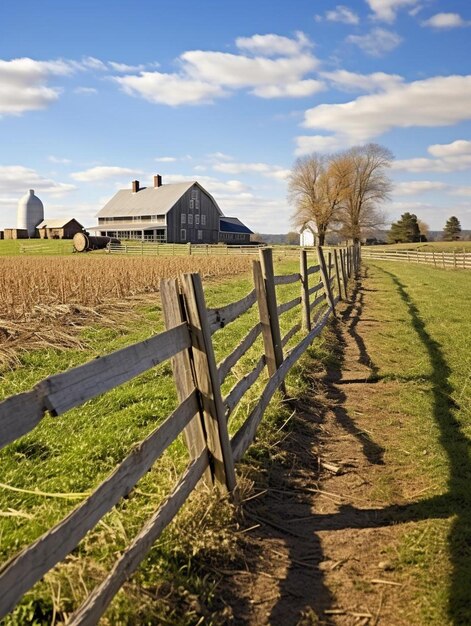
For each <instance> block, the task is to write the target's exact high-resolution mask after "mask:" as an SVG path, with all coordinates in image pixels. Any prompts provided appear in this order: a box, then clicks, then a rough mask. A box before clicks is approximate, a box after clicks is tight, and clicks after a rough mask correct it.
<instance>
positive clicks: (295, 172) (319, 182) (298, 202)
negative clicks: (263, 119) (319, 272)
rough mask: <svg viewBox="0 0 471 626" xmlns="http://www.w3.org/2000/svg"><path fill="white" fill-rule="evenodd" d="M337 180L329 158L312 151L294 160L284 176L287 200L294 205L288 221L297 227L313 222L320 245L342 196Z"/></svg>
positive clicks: (322, 243) (332, 220)
mask: <svg viewBox="0 0 471 626" xmlns="http://www.w3.org/2000/svg"><path fill="white" fill-rule="evenodd" d="M341 180H342V179H341V178H340V177H339V176H336V175H335V172H334V171H333V169H332V167H331V163H330V159H329V158H327V157H324V156H321V155H318V154H315V153H314V154H310V155H308V156H306V157H301V158H299V159H297V160H296V162H295V164H294V166H293V169H292V171H291V174H290V176H289V178H288V200H289V202H290V203H291V204H292V205H294V214H293V217H292V222H293V224H294V225H295V226H298V227H300V228H302V227H303V226H306V225H307V224H309V223H310V222H313V223H314V224H315V225H316V229H317V235H318V237H319V245H321V246H323V245H324V242H325V235H326V233H327V230H328V228H329V226H330V225H331V224H332V223H333V222H334V221H335V218H336V215H337V213H338V210H339V206H340V203H341V200H342V198H343V196H342V189H341V187H340V186H339V181H341Z"/></svg>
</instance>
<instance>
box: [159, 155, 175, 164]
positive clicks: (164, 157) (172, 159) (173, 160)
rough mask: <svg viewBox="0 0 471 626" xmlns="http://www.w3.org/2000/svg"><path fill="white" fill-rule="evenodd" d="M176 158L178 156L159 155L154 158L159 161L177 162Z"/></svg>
mask: <svg viewBox="0 0 471 626" xmlns="http://www.w3.org/2000/svg"><path fill="white" fill-rule="evenodd" d="M176 160H177V158H176V157H171V156H163V157H157V158H155V159H154V161H157V162H158V163H175V161H176Z"/></svg>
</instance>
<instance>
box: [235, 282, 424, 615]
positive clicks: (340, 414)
mask: <svg viewBox="0 0 471 626" xmlns="http://www.w3.org/2000/svg"><path fill="white" fill-rule="evenodd" d="M369 295H370V294H368V288H367V287H364V286H361V285H358V286H357V288H356V290H355V292H354V294H353V298H352V302H351V303H349V304H348V306H344V309H343V311H342V310H341V317H340V319H339V320H338V322H337V323H335V324H334V327H333V332H334V333H335V336H336V345H337V354H336V357H337V360H338V362H339V364H340V367H338V368H332V369H331V370H329V371H327V372H322V373H318V374H315V373H313V375H312V378H311V380H310V393H309V396H308V397H306V398H305V399H304V400H303V401H302V402H297V403H296V405H295V406H293V410H294V413H293V417H292V421H293V423H292V429H291V431H290V432H289V434H288V435H287V436H286V437H285V438H284V439H283V441H282V442H280V444H279V445H278V446H277V449H276V450H275V451H274V455H273V458H272V460H271V464H270V466H269V467H268V468H267V472H266V475H265V477H264V478H263V479H262V480H261V481H259V482H258V483H257V489H256V491H257V494H258V496H257V497H255V498H253V499H251V500H250V501H249V502H246V503H244V506H243V513H244V517H245V522H246V527H247V528H251V530H248V531H247V532H245V533H244V535H243V537H244V544H243V554H244V557H243V559H242V560H241V567H240V570H238V571H235V572H231V573H229V572H226V574H225V579H226V580H225V585H224V591H223V600H224V602H225V603H226V604H227V605H228V608H229V607H230V613H231V614H232V616H233V617H232V620H231V622H230V623H234V624H241V625H242V624H244V625H250V626H255V625H257V626H260V625H263V624H273V625H275V626H278V625H279V626H289V625H298V626H307V625H310V624H327V625H342V626H347V625H378V624H381V625H388V626H392V625H394V626H401V625H406V624H407V625H409V624H413V623H417V621H416V619H415V618H417V616H414V615H413V613H414V612H413V608H412V602H413V600H412V596H411V590H410V589H409V588H408V586H407V584H405V583H406V582H407V581H404V580H401V579H400V574H399V572H395V571H394V569H393V565H392V562H391V559H390V556H391V553H393V552H394V547H395V545H396V544H397V541H398V539H399V537H400V535H401V534H402V532H403V531H404V528H405V526H407V524H403V525H399V526H398V525H394V517H393V516H392V514H391V512H392V509H393V508H394V507H389V509H387V508H384V507H382V506H381V498H378V497H377V496H378V489H379V490H380V491H381V489H387V488H388V481H389V476H390V472H391V471H394V469H395V468H391V467H387V466H386V465H385V462H384V458H383V456H384V454H383V453H384V450H383V448H382V446H381V442H382V443H383V444H384V442H385V441H386V440H387V439H385V438H387V437H388V436H389V437H392V436H393V434H388V433H387V432H381V430H380V429H381V426H380V423H379V420H378V415H377V414H376V412H375V409H374V408H373V407H374V403H371V402H370V401H369V400H370V399H371V397H372V394H376V393H385V392H386V395H387V393H394V389H391V388H390V386H391V385H393V384H394V383H387V382H377V378H376V374H377V372H376V368H375V365H374V363H373V361H372V360H371V358H370V356H369V355H368V353H367V350H366V347H365V342H364V340H363V334H364V333H365V332H367V329H368V326H369V325H371V324H374V323H375V321H374V320H371V319H369V318H368V317H367V314H365V311H364V307H365V300H367V299H368V297H369ZM386 411H387V409H386ZM336 467H338V468H339V471H338V472H337V471H336ZM397 503H398V504H400V503H401V502H400V498H398V499H397Z"/></svg>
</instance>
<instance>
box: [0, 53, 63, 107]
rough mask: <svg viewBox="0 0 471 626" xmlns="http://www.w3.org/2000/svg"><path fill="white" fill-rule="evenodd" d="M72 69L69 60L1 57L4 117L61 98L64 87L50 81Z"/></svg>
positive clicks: (0, 80) (1, 91)
mask: <svg viewBox="0 0 471 626" xmlns="http://www.w3.org/2000/svg"><path fill="white" fill-rule="evenodd" d="M72 72H73V68H72V67H71V66H70V64H68V63H66V62H65V61H35V60H34V59H30V58H21V59H13V60H11V61H3V60H1V59H0V85H1V90H0V116H1V115H2V114H3V115H20V114H21V113H24V112H25V111H34V110H36V109H44V108H45V107H47V106H49V105H50V104H52V103H53V102H55V101H56V100H57V99H58V97H59V95H60V93H61V89H60V88H58V87H50V86H48V84H47V83H48V80H49V79H50V78H51V77H53V76H66V75H68V74H71V73H72Z"/></svg>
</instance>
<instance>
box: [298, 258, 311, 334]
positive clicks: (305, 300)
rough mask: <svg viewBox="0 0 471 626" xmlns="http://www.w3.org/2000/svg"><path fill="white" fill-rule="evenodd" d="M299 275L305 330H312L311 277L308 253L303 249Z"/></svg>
mask: <svg viewBox="0 0 471 626" xmlns="http://www.w3.org/2000/svg"><path fill="white" fill-rule="evenodd" d="M299 273H300V275H301V302H302V315H303V321H302V323H303V328H304V330H307V331H309V330H311V311H310V308H309V276H308V273H307V252H306V250H305V249H304V248H303V249H302V250H301V252H300V255H299Z"/></svg>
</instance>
